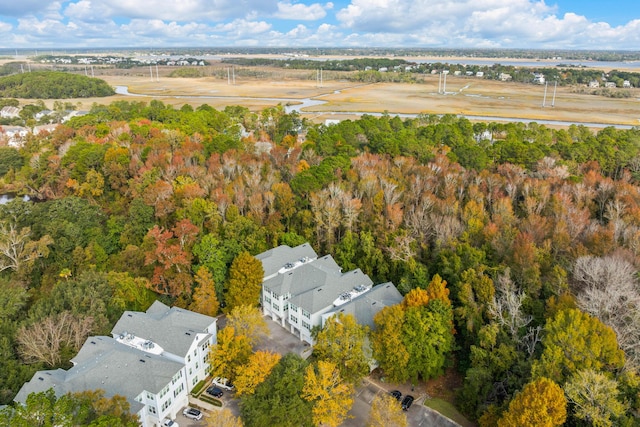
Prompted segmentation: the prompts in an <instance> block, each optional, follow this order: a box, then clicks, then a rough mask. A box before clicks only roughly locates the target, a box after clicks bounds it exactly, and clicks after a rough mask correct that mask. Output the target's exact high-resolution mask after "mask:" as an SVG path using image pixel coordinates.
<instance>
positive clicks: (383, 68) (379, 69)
mask: <svg viewBox="0 0 640 427" xmlns="http://www.w3.org/2000/svg"><path fill="white" fill-rule="evenodd" d="M378 71H379V72H381V73H386V72H387V71H389V69H388V68H387V67H380V68H378Z"/></svg>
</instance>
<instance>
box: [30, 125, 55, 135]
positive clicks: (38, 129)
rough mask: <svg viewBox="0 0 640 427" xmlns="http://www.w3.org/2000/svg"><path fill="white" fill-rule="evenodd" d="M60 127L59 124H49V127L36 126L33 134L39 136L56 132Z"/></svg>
mask: <svg viewBox="0 0 640 427" xmlns="http://www.w3.org/2000/svg"><path fill="white" fill-rule="evenodd" d="M57 127H58V124H57V123H52V124H48V125H40V126H34V128H33V134H34V135H38V134H41V133H42V132H49V133H51V132H53V131H54V130H56V128H57Z"/></svg>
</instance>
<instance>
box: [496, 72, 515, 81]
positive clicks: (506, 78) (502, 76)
mask: <svg viewBox="0 0 640 427" xmlns="http://www.w3.org/2000/svg"><path fill="white" fill-rule="evenodd" d="M498 78H499V79H500V80H502V81H503V82H506V81H509V80H511V78H512V77H511V74H507V73H500V74H499V75H498Z"/></svg>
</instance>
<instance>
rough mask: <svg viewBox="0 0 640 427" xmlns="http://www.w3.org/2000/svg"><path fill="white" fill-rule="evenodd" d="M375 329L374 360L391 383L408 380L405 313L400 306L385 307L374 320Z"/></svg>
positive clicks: (372, 337) (373, 337) (373, 333)
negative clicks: (404, 340) (403, 333)
mask: <svg viewBox="0 0 640 427" xmlns="http://www.w3.org/2000/svg"><path fill="white" fill-rule="evenodd" d="M373 321H374V323H375V329H374V330H373V331H372V333H371V347H372V350H373V358H374V359H375V360H376V361H377V362H378V364H379V366H380V368H381V369H382V370H383V371H384V373H385V375H386V376H387V377H389V379H390V380H391V381H395V382H403V381H406V380H407V379H408V377H407V370H406V366H407V363H408V362H409V353H408V352H407V348H406V347H405V345H404V342H403V340H402V325H403V324H404V322H405V312H404V310H403V309H402V306H401V305H400V304H396V305H391V306H387V307H384V308H383V309H382V310H380V311H379V312H378V313H377V314H376V315H375V316H374V318H373Z"/></svg>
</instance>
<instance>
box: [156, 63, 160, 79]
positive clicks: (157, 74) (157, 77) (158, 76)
mask: <svg viewBox="0 0 640 427" xmlns="http://www.w3.org/2000/svg"><path fill="white" fill-rule="evenodd" d="M156 81H157V82H159V81H160V74H159V73H158V64H156Z"/></svg>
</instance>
